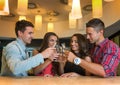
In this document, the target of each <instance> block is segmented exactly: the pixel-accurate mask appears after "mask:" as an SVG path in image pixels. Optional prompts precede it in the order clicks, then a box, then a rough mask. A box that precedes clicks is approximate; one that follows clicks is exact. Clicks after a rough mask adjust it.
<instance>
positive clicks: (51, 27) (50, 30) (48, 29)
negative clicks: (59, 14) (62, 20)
mask: <svg viewBox="0 0 120 85" xmlns="http://www.w3.org/2000/svg"><path fill="white" fill-rule="evenodd" d="M53 31H54V24H53V23H51V22H49V23H48V25H47V32H53Z"/></svg>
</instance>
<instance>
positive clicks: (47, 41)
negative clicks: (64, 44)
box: [39, 32, 59, 52]
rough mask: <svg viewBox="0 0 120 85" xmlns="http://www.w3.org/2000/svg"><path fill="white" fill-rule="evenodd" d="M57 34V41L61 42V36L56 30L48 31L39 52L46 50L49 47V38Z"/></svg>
mask: <svg viewBox="0 0 120 85" xmlns="http://www.w3.org/2000/svg"><path fill="white" fill-rule="evenodd" d="M52 35H53V36H56V37H57V43H59V38H58V36H57V35H56V34H55V33H54V32H47V33H46V34H45V36H44V38H43V41H42V44H41V46H40V49H39V52H42V51H44V50H45V49H46V48H48V43H49V38H50V36H52Z"/></svg>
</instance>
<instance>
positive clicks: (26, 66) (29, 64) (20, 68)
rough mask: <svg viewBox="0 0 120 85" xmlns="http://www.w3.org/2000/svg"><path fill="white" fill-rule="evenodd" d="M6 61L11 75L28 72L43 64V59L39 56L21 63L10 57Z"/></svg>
mask: <svg viewBox="0 0 120 85" xmlns="http://www.w3.org/2000/svg"><path fill="white" fill-rule="evenodd" d="M7 61H8V62H7V63H8V66H9V68H10V70H11V71H12V72H13V74H20V73H22V72H25V71H28V70H30V69H32V68H34V67H36V66H38V65H39V64H41V63H43V62H44V60H43V57H42V56H40V55H36V56H35V57H31V58H29V59H27V60H23V61H21V60H20V59H16V58H15V57H12V58H10V59H9V60H7Z"/></svg>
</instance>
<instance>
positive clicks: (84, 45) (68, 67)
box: [61, 33, 91, 77]
mask: <svg viewBox="0 0 120 85" xmlns="http://www.w3.org/2000/svg"><path fill="white" fill-rule="evenodd" d="M70 48H71V52H73V53H74V54H75V55H77V56H78V57H80V58H82V59H85V60H86V61H88V62H91V59H90V57H88V42H87V39H86V38H85V36H84V35H82V34H79V33H77V34H74V35H73V36H72V37H71V42H70ZM61 65H63V68H64V72H63V73H64V74H62V75H61V76H62V77H73V76H80V75H89V72H87V71H85V70H84V69H83V68H82V67H80V66H77V65H75V64H73V63H71V62H69V61H66V62H65V64H61ZM61 67H62V66H61ZM62 71H63V70H62ZM61 73H62V72H61Z"/></svg>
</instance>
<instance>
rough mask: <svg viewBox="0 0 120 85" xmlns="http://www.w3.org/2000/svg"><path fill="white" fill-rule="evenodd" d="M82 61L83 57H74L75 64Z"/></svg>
mask: <svg viewBox="0 0 120 85" xmlns="http://www.w3.org/2000/svg"><path fill="white" fill-rule="evenodd" d="M80 63H81V59H80V58H78V57H76V58H75V59H74V64H75V65H79V64H80Z"/></svg>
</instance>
